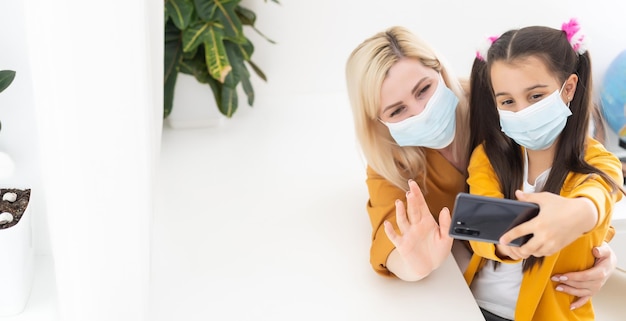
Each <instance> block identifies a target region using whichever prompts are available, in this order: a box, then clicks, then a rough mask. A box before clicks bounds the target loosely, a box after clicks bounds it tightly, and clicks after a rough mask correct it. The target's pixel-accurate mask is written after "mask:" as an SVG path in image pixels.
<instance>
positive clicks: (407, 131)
mask: <svg viewBox="0 0 626 321" xmlns="http://www.w3.org/2000/svg"><path fill="white" fill-rule="evenodd" d="M346 82H347V89H348V96H349V99H350V104H351V107H352V112H353V117H354V126H355V131H356V135H357V138H358V140H359V143H360V146H361V149H362V152H363V154H364V156H365V159H366V161H367V164H368V166H367V181H366V183H367V187H368V190H369V201H368V202H367V211H368V214H369V218H370V222H371V224H372V242H371V247H370V263H371V265H372V267H373V269H374V271H376V272H377V273H379V274H381V275H386V276H395V277H398V278H400V279H402V280H405V281H417V280H420V279H422V278H424V277H426V276H427V275H429V274H430V272H432V271H433V270H435V269H437V268H438V267H439V266H440V265H441V263H442V262H443V261H444V260H445V258H446V257H447V256H448V255H449V254H450V251H451V249H452V251H453V253H454V254H455V259H456V260H457V263H458V264H459V266H460V268H461V269H462V270H465V266H466V264H467V260H468V259H469V257H470V255H471V254H470V252H469V249H468V248H467V247H466V246H464V245H463V243H460V242H458V241H454V242H458V243H454V247H453V240H452V239H451V238H450V237H449V236H448V227H449V224H450V211H451V210H452V207H453V205H454V199H455V197H456V195H457V193H459V192H464V191H467V185H466V178H467V165H468V155H469V136H470V135H469V134H470V128H469V121H468V102H467V97H466V93H465V91H464V89H463V86H462V85H461V82H460V81H459V79H458V78H457V77H456V76H455V75H454V74H453V72H452V70H451V69H450V68H449V66H447V65H446V62H445V60H444V59H443V57H442V56H440V55H438V54H437V53H436V52H435V51H434V50H433V48H431V47H430V46H429V45H428V44H427V43H426V42H424V41H423V40H422V39H420V38H419V37H417V36H416V35H415V34H412V33H411V32H410V31H408V30H407V29H405V28H403V27H391V28H389V29H387V30H385V31H382V32H379V33H377V34H375V35H374V36H372V37H370V38H368V39H366V40H365V41H363V42H362V43H361V44H359V45H358V46H357V47H356V48H355V49H354V50H353V52H352V53H351V55H350V57H349V58H348V61H347V66H346ZM405 203H407V204H406V205H407V206H408V207H405ZM439 223H440V224H439ZM608 239H610V238H608ZM453 248H454V249H453ZM594 255H595V256H596V257H597V262H596V264H595V266H594V267H592V268H591V269H589V270H586V271H581V272H570V273H566V274H563V275H555V276H554V278H555V279H554V280H557V282H555V284H554V286H555V287H557V286H558V287H560V288H561V289H563V291H565V292H567V293H570V294H572V295H576V296H578V297H580V299H579V300H578V301H577V302H575V305H582V304H584V303H585V302H586V301H588V299H589V297H590V296H591V295H593V294H595V293H597V291H598V290H599V289H600V288H601V286H602V285H603V284H604V282H605V281H606V279H608V277H609V275H610V273H611V272H612V270H613V269H614V268H615V265H616V258H615V254H614V253H613V252H612V250H611V249H610V247H609V246H608V245H607V244H606V243H604V244H603V245H602V246H600V247H598V248H596V249H594Z"/></svg>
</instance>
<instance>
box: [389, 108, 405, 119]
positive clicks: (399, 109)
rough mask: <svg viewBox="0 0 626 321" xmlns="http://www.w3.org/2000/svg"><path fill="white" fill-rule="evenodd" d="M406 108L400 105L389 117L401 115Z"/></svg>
mask: <svg viewBox="0 0 626 321" xmlns="http://www.w3.org/2000/svg"><path fill="white" fill-rule="evenodd" d="M405 109H406V107H404V106H400V107H398V108H396V109H394V110H393V111H392V112H391V114H389V118H393V117H395V116H397V115H399V114H400V113H401V112H402V111H403V110H405Z"/></svg>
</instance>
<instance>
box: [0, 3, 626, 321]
mask: <svg viewBox="0 0 626 321" xmlns="http://www.w3.org/2000/svg"><path fill="white" fill-rule="evenodd" d="M281 3H282V4H281V5H276V4H275V3H272V2H267V3H266V2H264V1H261V0H244V5H246V6H248V7H249V8H251V9H253V10H254V11H255V12H256V13H257V27H258V29H259V30H261V31H262V32H263V33H264V34H266V35H267V36H268V37H270V38H272V39H273V40H275V41H276V42H277V44H270V43H267V42H265V41H264V40H263V39H261V38H260V37H259V36H257V35H255V34H254V32H253V31H252V30H248V31H249V35H250V37H251V38H252V40H253V43H254V45H255V47H256V51H255V54H254V56H253V58H254V59H253V60H254V61H255V62H256V63H257V64H258V65H259V66H260V67H261V68H262V70H263V71H265V73H266V75H267V77H268V82H267V83H264V82H262V81H261V80H259V79H258V78H257V77H256V76H254V75H253V77H252V78H253V79H252V80H253V83H254V89H255V90H256V93H257V99H258V101H261V102H264V104H262V105H255V107H254V108H257V109H258V108H273V106H274V105H282V106H284V104H285V100H287V99H292V100H291V101H288V102H287V103H288V104H290V105H291V108H293V109H292V110H290V112H289V113H288V114H289V115H295V116H293V117H290V118H289V119H284V120H282V121H287V122H299V121H306V120H307V115H309V114H311V113H316V110H315V109H314V108H311V106H310V104H300V103H299V101H298V99H294V98H293V97H298V95H316V96H317V97H324V95H329V94H330V95H334V94H339V95H342V94H343V93H344V92H345V77H344V66H345V62H346V59H347V57H348V55H349V54H350V52H351V51H352V49H353V48H354V47H355V46H357V45H358V44H359V43H360V42H361V41H363V40H364V39H365V38H367V37H369V36H371V35H373V34H374V33H376V32H378V31H381V30H383V29H385V28H387V27H389V26H392V25H403V26H406V27H408V28H410V29H411V30H413V31H415V32H416V33H417V34H419V35H420V36H421V37H423V38H424V39H426V40H427V41H428V42H430V43H431V44H432V45H433V46H434V47H435V49H436V50H438V51H439V52H441V53H442V54H443V55H444V56H445V57H447V58H448V60H449V62H450V63H451V65H452V67H453V68H454V69H455V70H456V71H457V74H458V75H459V76H468V75H469V70H470V65H471V62H472V60H473V58H474V54H475V50H476V48H477V47H478V46H480V45H481V44H482V42H483V41H484V39H485V37H486V36H490V35H493V34H499V33H501V32H503V31H505V30H507V29H509V28H512V27H523V26H527V25H532V24H541V25H546V26H552V27H556V28H558V27H560V25H561V23H563V22H565V21H567V20H569V19H570V18H571V17H577V18H578V19H579V21H580V23H581V25H582V28H583V29H584V31H585V33H586V34H587V36H588V40H589V41H588V44H589V49H590V51H591V55H592V59H593V63H594V70H595V76H596V78H595V84H596V86H599V85H600V84H601V79H602V75H603V74H604V71H605V70H606V68H607V66H608V64H609V63H610V61H611V60H612V59H613V58H614V57H616V56H617V54H618V53H619V52H621V51H622V50H626V19H624V12H626V4H624V2H623V1H619V0H611V1H581V0H576V1H565V0H561V1H545V0H544V1H537V0H530V1H502V0H500V1H496V0H484V1H463V0H458V1H399V0H387V1H366V0H318V1H293V0H291V1H290V0H282V1H281ZM161 19H162V2H160V1H148V0H133V1H131V0H124V1H122V0H119V1H106V2H102V1H78V0H60V1H55V2H54V3H50V2H48V1H38V0H29V1H23V2H22V1H8V0H2V1H0V49H1V50H0V69H14V70H17V71H18V78H16V81H15V83H14V84H13V85H12V86H11V87H9V89H7V90H6V91H5V92H3V93H2V94H0V120H1V121H2V124H3V129H2V131H1V132H0V149H2V150H5V151H7V152H9V153H10V154H11V155H12V156H13V157H14V159H15V161H16V163H17V164H18V167H17V169H16V173H15V176H14V177H12V178H10V179H9V180H7V181H6V183H8V184H18V183H19V182H25V183H27V184H32V186H33V187H34V188H37V189H38V190H41V191H40V193H35V195H37V194H39V195H40V196H41V197H42V198H41V199H38V200H36V202H35V204H33V205H34V206H35V207H36V208H37V210H36V211H35V213H34V216H33V220H34V228H35V248H36V251H37V253H38V254H39V255H47V256H51V255H52V254H53V252H54V254H55V255H56V254H57V253H62V255H63V257H56V258H55V259H56V265H57V266H56V267H57V269H58V268H59V267H62V268H74V269H75V270H74V273H78V274H74V276H77V277H76V281H72V282H76V283H69V284H70V285H68V284H67V283H63V282H61V283H60V284H61V285H62V286H74V287H76V288H69V287H63V288H60V289H59V290H60V291H62V292H63V293H66V297H67V298H71V299H73V300H74V301H71V300H70V301H66V302H65V303H64V304H65V306H62V307H61V310H62V311H70V310H68V309H69V308H68V307H70V306H71V307H74V308H73V309H74V313H75V314H74V315H75V316H76V317H77V318H80V317H81V316H82V315H84V314H86V313H87V312H84V311H90V309H92V312H93V311H96V312H97V311H98V309H100V308H102V307H99V306H98V305H97V304H98V302H99V301H101V300H106V301H108V302H114V303H119V304H117V305H116V310H115V309H114V310H111V309H110V310H107V311H100V312H101V313H99V314H98V313H96V314H97V315H100V316H101V317H102V318H109V319H115V317H116V316H117V314H116V313H119V314H122V313H124V312H125V311H132V312H130V314H136V315H140V314H142V311H141V310H142V309H143V304H144V302H143V299H142V293H144V294H145V290H146V288H145V287H146V285H145V283H144V282H145V279H143V278H144V277H145V276H144V275H143V274H142V273H143V272H146V270H147V266H146V262H147V259H146V257H147V256H148V253H147V252H148V246H147V242H148V241H149V240H148V238H149V234H150V232H149V231H148V230H147V229H148V228H149V226H150V219H151V218H150V215H151V209H152V208H151V207H152V203H153V202H154V199H153V193H152V188H153V187H152V185H151V183H152V179H153V171H154V162H155V157H156V155H158V150H159V144H160V126H161V124H160V120H159V117H158V116H159V115H160V113H161V111H160V109H159V108H160V107H161V103H160V101H159V98H160V97H161V96H162V93H161V88H160V84H161V83H162V78H161V77H162V69H161V68H162V63H161V62H160V61H159V60H160V59H161V57H162V56H161V55H162V53H161V52H162V47H160V46H159V45H158V44H159V43H162V40H161V37H162V36H161V35H162V21H161ZM155 44H156V45H155ZM31 72H33V74H35V75H38V76H37V77H35V78H33V77H32V76H31ZM319 100H320V101H323V99H319ZM316 101H317V100H316ZM276 102H281V103H280V104H276ZM322 103H323V102H322ZM151 108H154V109H151ZM336 108H337V109H340V110H341V113H342V114H344V113H346V112H347V110H348V109H349V106H348V105H347V101H344V103H343V104H337V106H336ZM324 112H325V113H327V115H325V117H328V118H332V117H333V113H332V112H328V111H327V109H324ZM246 113H248V115H247V116H252V115H250V114H249V113H251V109H249V108H247V106H246V105H245V102H244V99H241V102H240V106H239V110H238V111H237V113H236V114H235V115H234V117H233V118H232V119H229V120H227V122H230V123H234V122H238V121H240V120H245V119H246V118H249V117H244V116H245V115H240V114H246ZM321 119H324V117H321ZM256 121H265V120H264V119H256ZM226 126H228V125H226ZM345 126H346V127H345V130H346V131H351V130H352V124H351V123H350V122H346V124H345ZM240 128H244V127H240ZM320 130H323V128H321V129H320ZM249 134H251V135H253V134H254V133H252V132H251V133H249ZM18 142H19V144H18ZM120 185H123V186H125V187H127V190H126V191H124V192H113V189H114V188H116V187H117V186H120ZM73 189H78V190H79V194H80V195H81V196H82V197H83V198H82V200H81V202H80V203H79V204H78V206H77V207H72V206H68V203H67V202H65V201H64V197H68V196H69V191H71V190H73ZM129 194H131V195H132V197H127V196H128V195H129ZM44 199H45V200H46V201H47V203H46V204H45V205H44V203H43V200H44ZM113 200H114V201H113ZM66 218H75V219H76V220H74V221H71V222H73V223H72V224H76V226H82V227H83V229H80V228H79V229H77V230H78V231H76V230H74V229H72V226H64V225H63V224H66V222H65V221H63V219H66ZM53 219H54V223H50V224H49V222H53ZM120 220H123V222H125V223H124V224H125V225H123V224H122V225H113V226H112V225H111V223H110V222H119V221H120ZM67 222H70V221H67ZM49 225H50V227H52V226H53V225H56V230H57V232H56V235H57V236H56V237H52V238H51V237H50V235H51V234H54V233H52V232H49V230H55V229H54V228H52V229H49ZM112 227H117V229H112ZM59 231H60V232H59ZM61 232H68V233H66V234H64V233H61ZM51 244H52V245H51ZM54 244H57V246H62V247H63V248H64V249H65V250H66V251H60V250H59V251H53V246H54ZM72 255H74V256H80V255H83V256H84V257H86V258H87V259H89V260H90V261H88V262H82V261H80V262H77V261H75V260H77V258H76V257H74V256H72ZM71 264H77V265H71ZM81 264H83V265H81ZM102 264H104V266H101V265H102ZM125 264H131V266H136V267H138V268H137V269H136V270H132V271H128V270H125V266H126V265H125ZM110 267H114V269H110ZM81 271H82V272H81ZM57 272H58V271H57ZM69 276H70V274H65V275H64V276H61V281H63V280H65V281H67V280H68V279H67V278H69ZM134 276H139V280H137V279H130V278H132V277H134ZM58 277H59V276H58V275H57V278H58ZM81 282H82V283H83V284H81ZM90 282H91V284H90ZM117 284H126V285H129V286H131V285H132V286H134V287H132V286H131V287H132V289H131V288H129V287H127V288H128V289H129V291H126V292H125V293H118V294H115V293H114V290H113V289H114V288H115V286H116V285H117ZM90 286H91V287H93V286H98V287H100V288H101V290H102V292H101V293H99V294H95V293H90V294H89V295H86V296H85V297H81V294H84V293H82V292H81V291H80V289H82V288H81V287H84V288H89V287H90ZM76 309H83V310H84V311H83V312H81V311H78V312H76V311H75V310H76ZM67 313H69V312H67Z"/></svg>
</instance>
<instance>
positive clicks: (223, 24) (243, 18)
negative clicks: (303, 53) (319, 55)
mask: <svg viewBox="0 0 626 321" xmlns="http://www.w3.org/2000/svg"><path fill="white" fill-rule="evenodd" d="M240 2H241V1H240V0H225V1H217V0H165V70H164V113H163V117H164V118H168V116H170V113H171V112H172V110H173V102H174V91H175V87H176V83H177V79H178V75H179V73H182V74H186V75H190V76H193V77H194V78H195V80H196V81H197V82H198V83H200V84H203V85H206V86H207V87H209V88H211V91H212V96H213V101H214V103H215V105H217V109H218V110H219V112H220V113H221V114H222V115H224V116H226V117H229V118H230V117H232V115H233V114H234V113H235V111H236V110H237V106H238V94H237V88H238V87H239V85H240V84H241V87H242V89H243V91H244V93H245V94H246V96H247V102H248V105H249V106H252V105H253V103H254V90H253V88H252V84H251V82H250V72H249V70H248V66H249V67H250V68H252V70H253V71H254V72H255V73H256V74H257V75H258V76H259V77H260V78H261V79H263V80H264V81H266V80H267V79H266V77H265V74H264V73H263V71H262V70H261V69H260V68H259V67H258V66H257V65H256V64H255V63H254V62H253V61H252V60H251V58H252V54H253V52H254V46H253V45H252V42H251V41H250V40H249V39H248V37H246V35H245V34H244V32H243V26H249V27H251V28H252V29H253V30H255V31H256V32H257V33H258V34H259V35H261V36H262V37H263V38H265V39H266V40H267V41H269V42H270V43H274V42H273V41H272V40H271V39H269V38H267V37H265V35H263V34H262V33H261V32H260V31H259V30H258V29H256V27H255V26H254V24H255V21H256V14H255V13H254V12H253V11H252V10H250V9H247V8H245V7H243V6H241V4H240ZM265 2H267V0H265ZM272 2H275V3H279V2H278V0H272ZM207 90H208V88H207ZM197 103H198V104H200V105H201V106H202V107H204V108H214V107H210V106H211V102H209V101H206V102H197ZM177 108H180V107H177Z"/></svg>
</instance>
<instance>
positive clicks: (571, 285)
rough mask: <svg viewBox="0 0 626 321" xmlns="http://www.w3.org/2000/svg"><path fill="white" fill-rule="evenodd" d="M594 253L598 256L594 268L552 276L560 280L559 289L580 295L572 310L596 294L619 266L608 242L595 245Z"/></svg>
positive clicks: (557, 286)
mask: <svg viewBox="0 0 626 321" xmlns="http://www.w3.org/2000/svg"><path fill="white" fill-rule="evenodd" d="M592 253H593V256H595V257H596V262H595V264H594V265H593V267H592V268H590V269H588V270H584V271H580V272H569V273H564V274H555V275H553V276H552V281H555V282H560V283H558V284H557V285H556V290H557V291H563V292H565V293H568V294H571V295H573V296H577V297H578V299H577V300H576V301H574V302H572V304H571V306H570V309H572V310H573V309H577V308H580V307H581V306H583V304H585V303H587V301H589V299H590V298H591V297H592V296H594V295H596V294H597V293H598V292H599V291H600V289H601V288H602V286H603V285H604V283H606V281H607V280H608V279H609V277H610V276H611V273H613V271H614V270H615V267H616V266H617V256H616V255H615V252H613V249H611V247H610V246H609V245H608V244H607V243H606V242H603V243H602V245H601V246H598V247H594V248H593V250H592Z"/></svg>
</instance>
